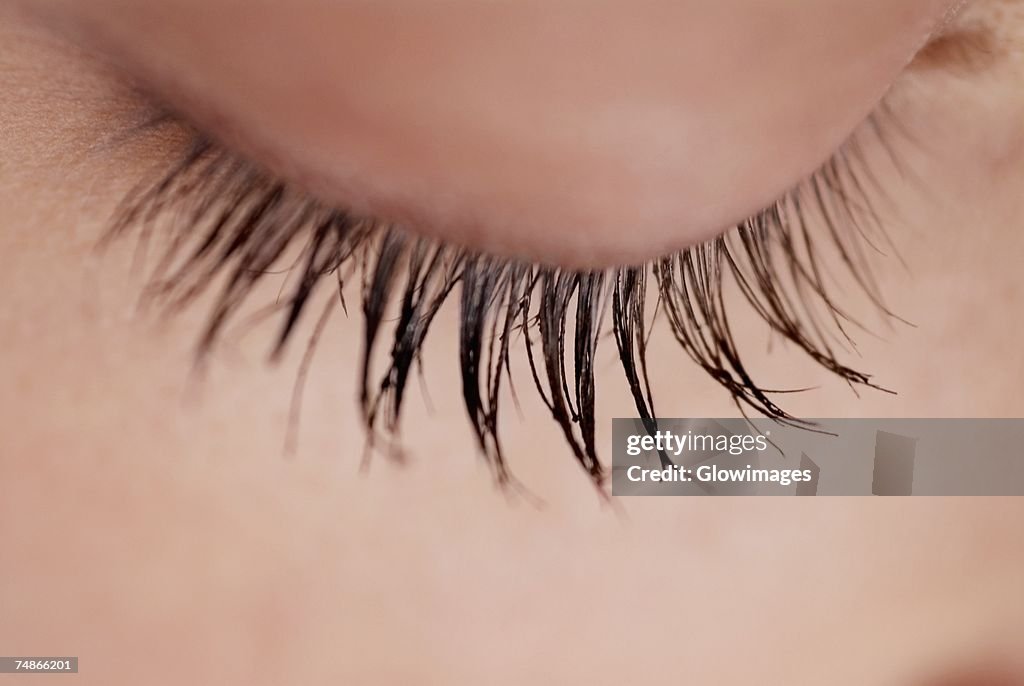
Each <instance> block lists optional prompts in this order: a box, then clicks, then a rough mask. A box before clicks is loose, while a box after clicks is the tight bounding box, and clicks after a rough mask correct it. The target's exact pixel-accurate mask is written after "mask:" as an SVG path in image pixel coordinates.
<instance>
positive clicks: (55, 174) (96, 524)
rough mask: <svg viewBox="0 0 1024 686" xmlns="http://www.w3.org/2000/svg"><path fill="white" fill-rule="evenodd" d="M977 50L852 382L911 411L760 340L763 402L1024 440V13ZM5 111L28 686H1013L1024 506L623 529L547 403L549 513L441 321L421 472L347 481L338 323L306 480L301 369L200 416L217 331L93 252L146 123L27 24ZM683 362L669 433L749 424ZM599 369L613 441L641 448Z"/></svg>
mask: <svg viewBox="0 0 1024 686" xmlns="http://www.w3.org/2000/svg"><path fill="white" fill-rule="evenodd" d="M976 19H977V20H981V19H985V20H986V21H992V22H994V24H993V25H995V26H997V27H998V31H997V32H996V35H995V36H994V40H995V42H994V43H992V45H991V47H993V48H995V49H993V50H991V51H987V52H986V53H985V54H986V55H988V58H986V59H984V60H982V61H981V62H978V61H975V60H972V61H970V62H964V61H962V60H958V59H955V55H956V51H955V50H953V51H950V52H948V53H946V54H945V55H943V54H942V53H941V52H937V53H935V54H931V55H928V56H926V57H928V59H926V60H922V61H921V62H920V63H919V64H918V65H916V66H915V67H914V68H913V69H912V70H911V72H910V73H908V74H907V75H906V76H905V77H904V78H903V80H902V81H901V83H900V84H899V85H898V86H897V91H894V102H895V104H896V105H897V106H898V107H899V109H900V112H901V119H902V121H903V122H904V124H905V126H906V127H907V128H908V129H909V130H911V131H912V132H913V133H914V135H915V138H916V139H917V140H918V141H919V143H921V145H917V146H912V145H907V146H905V147H903V148H901V150H902V152H903V158H904V160H905V162H906V164H908V165H910V166H911V167H912V168H913V169H914V171H915V172H916V174H917V176H918V177H919V181H920V182H921V183H920V185H919V187H912V184H908V183H905V182H902V181H898V180H897V179H896V177H895V176H893V175H892V172H891V170H890V171H886V170H885V167H884V165H881V166H880V167H879V169H880V174H882V175H883V182H886V183H887V185H889V187H891V188H892V189H893V191H892V195H893V198H892V200H893V203H892V205H893V207H897V206H898V208H899V218H898V219H897V218H896V217H895V216H894V217H893V218H892V225H891V226H890V231H891V233H892V234H893V236H894V238H895V240H896V241H897V243H898V245H899V246H900V249H901V253H902V255H903V257H904V259H905V260H906V262H907V265H908V269H904V268H902V267H901V266H900V265H899V264H898V262H897V261H895V260H884V261H882V262H881V263H880V269H879V270H878V275H879V280H880V281H881V286H882V289H883V291H884V292H885V294H886V295H887V297H888V300H889V303H890V305H891V306H892V308H893V309H894V310H895V311H897V312H898V313H900V314H901V315H903V316H905V317H906V318H908V319H910V320H912V321H913V322H914V324H915V325H916V328H910V327H905V326H899V325H897V326H893V327H891V328H887V327H886V326H883V325H881V324H879V326H878V327H876V328H875V330H876V331H878V332H880V333H881V337H873V336H868V335H865V336H863V337H861V338H860V343H861V350H860V352H861V355H862V357H863V359H862V360H861V361H860V364H861V366H862V367H865V368H867V369H869V370H870V371H872V372H874V373H875V374H876V375H877V378H878V379H879V380H880V381H882V382H883V383H884V384H885V385H886V386H888V387H890V388H894V389H896V390H898V391H899V395H898V396H895V397H893V396H888V395H884V394H876V393H864V394H862V395H861V397H860V398H857V397H855V396H854V395H853V394H852V393H851V392H850V390H849V389H848V388H847V387H845V386H843V385H842V384H840V383H839V382H837V381H836V380H835V379H832V378H829V377H828V376H827V375H826V374H824V373H821V372H818V371H817V370H815V369H813V368H812V367H811V366H810V365H809V364H808V363H807V361H806V360H804V359H802V358H801V357H800V356H799V355H797V354H796V353H794V352H793V351H789V350H787V349H786V348H785V347H782V348H780V347H779V346H774V349H773V350H771V352H770V353H769V351H768V350H767V347H768V346H766V345H764V344H763V341H765V340H766V339H765V335H764V332H763V329H762V327H761V326H760V325H759V324H758V323H757V322H756V321H753V319H752V318H750V319H749V320H747V319H744V317H743V316H741V315H740V314H738V313H737V314H736V327H737V332H738V334H739V335H741V336H745V338H746V339H748V340H750V341H752V342H753V344H751V345H750V346H749V348H750V351H749V356H750V363H751V366H752V367H753V368H755V369H757V370H759V371H760V372H761V378H762V379H763V382H764V384H765V385H766V386H769V387H772V386H776V387H777V386H790V387H801V386H818V387H819V388H816V389H815V390H814V391H811V392H808V393H806V394H800V395H796V396H791V397H786V401H787V409H789V410H791V411H792V412H794V413H795V414H798V415H804V416H819V415H829V416H865V417H872V416H923V417H942V416H950V417H972V416H976V417H1013V416H1022V415H1024V394H1022V393H1021V392H1020V388H1019V384H1020V380H1021V379H1024V364H1022V359H1024V356H1022V355H1021V353H1020V343H1019V342H1020V340H1022V337H1024V336H1022V335H1024V325H1022V323H1021V317H1020V315H1019V313H1020V312H1021V311H1022V306H1024V302H1022V298H1021V295H1022V288H1024V277H1022V276H1021V272H1020V264H1021V260H1022V258H1024V237H1022V236H1021V232H1020V224H1021V217H1022V216H1024V214H1022V210H1024V207H1021V202H1022V201H1021V197H1022V195H1024V194H1022V193H1021V192H1020V189H1021V188H1022V187H1024V157H1022V156H1024V137H1022V136H1024V133H1022V132H1024V129H1022V127H1021V126H1020V122H1021V121H1024V119H1022V114H1024V95H1022V94H1024V88H1022V85H1024V84H1022V78H1024V67H1022V66H1021V64H1020V62H1019V61H1018V58H1017V50H1018V46H1019V44H1018V43H1017V42H1015V41H1016V40H1017V38H1018V33H1017V32H1018V31H1024V14H1022V13H1021V12H1020V10H1019V8H1018V3H1016V2H978V3H977V4H976V5H975V7H974V8H973V9H972V10H970V11H969V13H968V14H967V15H966V16H964V17H963V18H962V19H961V20H959V21H962V22H964V24H963V25H964V26H968V25H971V24H970V22H973V21H974V20H976ZM986 35H989V34H986ZM1020 35H1021V36H1024V33H1021V34H1020ZM990 37H991V36H990ZM951 56H953V59H952V60H951V59H950V57H951ZM0 93H3V94H4V97H3V98H0V293H2V294H3V306H2V307H0V379H3V383H2V385H0V484H2V485H3V489H4V490H3V496H2V497H0V545H2V547H0V653H4V654H8V655H17V654H25V655H30V654H36V655H38V654H55V655H57V654H72V655H78V656H80V657H81V674H79V676H78V677H68V676H63V675H62V676H54V677H47V676H33V677H32V678H31V680H32V683H41V684H49V683H66V682H67V680H68V679H77V680H78V681H79V682H81V683H88V684H93V683H95V684H138V683H146V684H180V683H183V682H190V681H198V682H200V683H225V684H235V683H237V684H243V683H244V684H280V683H324V682H330V683H339V682H340V683H382V684H398V683H420V684H452V683H472V684H478V683H486V684H517V685H518V684H532V683H538V684H539V683H590V684H620V683H679V682H680V681H685V682H687V683H701V684H703V683H714V684H749V683H770V684H774V683H779V684H822V683H828V684H836V685H843V684H850V685H854V684H856V685H857V686H861V685H863V684H899V685H901V684H919V683H920V684H924V685H926V686H927V685H929V684H940V683H955V682H956V680H959V681H960V682H962V683H965V684H988V683H1001V682H999V681H996V680H995V679H997V678H999V679H1002V680H1003V681H1002V683H1019V681H1020V679H1019V678H1018V679H1017V682H1014V681H1013V677H1012V676H1009V675H1008V674H1007V672H1009V671H1010V670H1013V669H1017V670H1020V669H1021V666H1020V665H1015V664H1014V659H1015V656H1016V655H1018V654H1019V653H1020V652H1021V642H1022V638H1021V637H1024V595H1022V590H1021V585H1020V576H1021V570H1022V569H1024V542H1022V537H1021V536H1020V525H1021V522H1022V521H1024V504H1022V503H1021V502H1020V501H1019V500H1015V499H987V500H986V499H917V500H873V499H829V500H821V501H806V500H798V499H785V500H769V499H764V500H742V499H737V500H703V501H698V500H683V499H635V500H630V501H629V502H627V503H621V504H620V507H619V510H620V512H618V513H617V512H616V511H614V510H613V509H612V508H610V507H608V506H607V505H605V504H603V503H602V502H601V500H600V499H599V498H597V497H596V496H595V493H594V491H593V488H592V487H591V486H590V485H589V483H588V482H587V481H586V479H585V478H584V477H583V475H582V474H581V473H580V472H579V469H578V468H577V467H576V466H574V464H573V463H572V461H571V459H570V458H569V456H568V453H567V451H566V450H565V448H564V446H563V444H562V442H561V439H560V438H559V435H558V430H557V428H556V427H555V426H554V425H552V424H551V423H550V422H549V421H548V420H547V418H546V415H545V411H544V408H543V407H542V406H541V405H540V404H539V403H538V402H537V401H536V400H534V399H532V396H531V395H530V394H529V393H526V392H523V393H520V395H521V397H522V399H523V402H524V407H523V415H524V419H522V420H520V419H519V418H518V417H517V416H516V415H515V412H514V411H512V410H511V408H510V411H509V414H508V417H507V419H506V433H505V436H506V439H507V446H506V447H507V451H508V454H509V455H511V456H512V458H513V461H512V466H513V469H514V470H515V472H516V474H517V476H518V477H519V478H520V480H521V481H523V482H524V483H526V484H527V485H528V486H529V487H530V488H531V490H532V491H533V492H534V493H535V494H536V495H538V496H540V497H541V498H543V499H544V501H545V505H544V506H543V507H535V506H533V505H530V504H529V503H528V502H526V501H524V500H523V499H521V498H516V497H514V496H506V495H503V494H501V493H500V492H498V491H496V490H495V488H493V487H492V481H491V476H490V474H489V472H488V471H487V470H486V468H485V467H484V466H483V465H482V464H481V463H480V461H479V460H477V459H476V458H475V457H474V451H473V445H472V442H471V437H470V433H469V430H468V427H466V425H465V422H464V419H463V410H462V408H461V404H460V400H459V398H458V397H457V384H454V383H452V380H453V379H454V378H456V375H457V372H458V369H457V364H456V356H455V355H454V345H455V342H454V331H455V328H454V318H453V313H452V312H450V311H449V312H447V313H445V315H444V320H443V321H441V322H439V323H438V324H437V326H436V328H435V333H434V335H433V338H432V341H431V343H430V345H429V347H428V350H427V363H428V364H427V383H428V387H429V389H430V392H431V400H432V404H433V406H434V408H435V409H434V411H433V412H432V413H431V412H428V411H427V410H426V409H425V408H424V406H423V404H422V403H419V402H416V399H414V401H413V402H411V403H410V406H409V410H410V414H409V415H408V416H407V417H406V419H405V425H404V441H405V444H406V446H407V448H408V454H409V460H408V463H407V464H406V465H404V466H399V465H395V464H393V463H390V462H388V461H387V460H386V459H378V460H375V461H374V462H373V463H372V464H371V467H370V469H369V471H368V472H367V473H360V472H359V465H358V463H359V457H360V454H361V447H362V440H363V435H362V432H361V429H360V426H359V420H358V417H357V415H356V413H355V411H354V408H355V405H354V394H355V385H354V384H355V373H356V369H355V364H354V360H355V359H356V355H357V353H358V350H359V335H358V323H357V322H352V323H351V324H350V325H346V324H345V323H344V322H342V321H341V320H340V319H339V320H338V322H336V325H335V326H333V327H331V328H330V329H329V331H328V333H327V334H326V336H325V338H324V340H323V342H322V343H321V348H320V353H319V355H318V357H317V360H316V366H315V368H314V371H315V373H314V375H313V377H312V378H311V381H310V384H309V386H308V388H307V393H306V396H305V402H304V409H303V418H302V433H301V443H300V452H299V454H298V456H297V457H296V458H294V459H292V460H285V459H283V458H282V456H281V445H282V442H283V438H284V434H285V426H286V424H287V417H288V411H289V402H290V397H291V391H292V385H293V381H294V378H295V371H296V366H297V363H298V357H299V355H298V354H297V353H298V351H297V350H295V351H293V354H292V355H290V356H289V357H288V358H287V359H286V360H285V362H284V363H283V364H282V365H281V366H280V367H278V368H273V369H267V368H266V367H265V366H264V364H263V362H264V359H265V353H266V350H267V346H268V344H269V340H270V339H269V329H267V330H264V329H261V328H256V329H254V330H252V331H249V332H247V333H245V335H241V334H239V335H236V336H233V337H231V338H230V339H229V340H228V341H227V342H226V344H225V345H224V346H222V347H221V348H220V349H219V351H218V353H217V355H216V359H215V362H214V364H213V365H211V368H210V373H209V375H208V377H207V378H206V379H205V381H204V382H203V383H201V384H196V383H194V382H190V380H189V376H188V370H189V368H190V362H191V353H192V345H193V343H194V341H195V335H196V332H197V329H198V327H199V326H200V325H201V324H202V322H203V311H202V308H201V307H200V308H196V309H194V310H189V311H188V312H186V313H184V314H183V315H182V316H181V317H178V318H175V319H173V320H171V321H162V320H159V319H158V318H157V317H155V316H153V313H147V312H143V313H139V312H138V311H137V309H136V303H137V297H138V293H139V290H140V289H141V287H142V286H143V284H144V277H143V275H142V274H141V273H139V272H138V271H133V270H132V268H131V264H132V259H133V252H134V245H133V244H132V242H131V241H126V242H125V243H122V244H119V245H115V246H114V247H113V248H112V249H111V250H109V251H108V252H107V253H105V254H104V255H103V256H102V257H97V255H96V253H95V252H94V250H93V247H94V245H95V242H96V240H97V238H98V237H99V236H100V235H102V233H103V231H104V229H105V228H106V226H107V222H108V219H109V216H110V213H111V212H112V210H113V208H114V207H115V206H116V204H117V202H118V201H119V200H120V199H121V197H122V196H123V194H124V193H125V192H126V191H127V190H128V188H130V187H131V186H132V185H133V183H135V182H136V181H137V180H138V178H139V176H140V175H141V174H142V173H143V171H144V170H145V169H147V168H149V167H150V166H151V165H152V163H153V161H154V160H158V159H161V158H162V157H164V156H167V155H169V154H171V149H172V148H173V141H171V140H167V141H164V142H161V141H153V140H147V141H136V142H129V143H127V144H123V145H113V144H112V143H111V144H110V145H106V144H104V142H107V141H112V139H113V138H116V136H112V135H111V132H112V131H117V130H120V129H122V128H123V127H124V125H125V121H130V120H131V118H132V117H133V116H134V115H135V113H136V112H137V107H138V103H137V101H136V98H135V96H133V95H132V93H131V92H130V91H129V90H128V89H126V88H125V87H124V85H123V83H122V82H121V80H120V79H118V78H116V77H115V76H114V75H112V74H111V73H109V72H108V71H107V70H106V69H105V68H103V67H102V66H101V65H100V64H98V63H97V62H95V61H93V60H92V59H91V58H89V57H87V56H86V55H85V54H83V53H82V52H81V51H79V50H78V49H77V48H75V47H73V46H71V45H69V44H67V42H66V41H65V40H64V39H62V38H60V37H59V35H58V34H57V33H56V32H54V31H51V30H49V29H48V28H46V27H39V26H35V25H34V24H32V23H31V22H29V21H27V20H26V19H25V17H24V15H23V14H21V13H20V12H18V11H15V10H14V9H13V8H12V7H8V6H2V7H0ZM874 154H876V155H877V151H875V153H874ZM273 295H274V293H273V289H272V288H271V289H268V293H267V297H268V298H272V297H273ZM667 338H668V337H667V336H664V335H662V336H660V337H656V338H655V339H654V340H655V346H656V348H655V351H654V357H653V359H652V366H653V367H654V369H670V370H671V375H668V374H665V373H661V374H657V375H656V376H657V377H658V379H659V381H658V383H657V384H656V392H657V396H658V398H657V399H658V402H659V407H661V408H666V409H670V410H671V411H670V412H668V413H670V414H673V415H677V416H731V415H732V414H734V413H735V410H734V408H733V406H732V405H731V403H730V401H729V399H728V397H726V396H725V394H724V392H723V391H721V390H720V389H719V388H718V387H717V386H716V385H714V384H713V383H712V382H710V381H708V380H707V379H705V378H703V377H702V375H701V373H700V372H699V371H698V370H696V369H695V368H691V367H690V366H688V365H685V364H679V363H678V360H679V359H680V356H681V353H679V352H678V351H676V350H673V347H672V345H671V344H670V342H669V341H667V340H666V339H667ZM604 354H606V355H607V360H608V363H607V365H606V366H605V367H604V372H603V376H604V377H607V378H601V379H599V384H600V386H599V389H600V390H599V392H601V393H602V394H603V395H602V398H603V400H602V406H601V407H602V414H603V415H605V416H606V417H612V416H625V415H631V414H632V409H631V407H630V405H629V400H628V397H627V396H626V394H625V393H624V392H623V389H622V382H621V379H620V377H621V371H619V370H618V368H617V367H616V366H615V365H614V364H613V361H614V360H613V358H614V352H613V351H612V350H610V349H607V350H606V351H605V353H604ZM520 371H522V370H520ZM518 378H519V379H520V382H519V385H520V386H524V385H525V384H526V383H527V382H526V381H524V380H523V379H524V378H525V377H522V376H521V375H520V376H519V377H518ZM666 409H662V412H666ZM607 424H608V423H607V422H605V423H602V427H601V428H602V431H603V435H602V436H601V440H602V441H603V444H605V445H607V443H608V440H609V436H608V434H609V430H610V426H608V425H607ZM985 670H987V671H988V673H989V674H990V676H991V678H989V677H984V678H986V679H988V681H985V680H984V679H983V677H982V676H981V674H982V673H983V671H985ZM1017 673H1018V674H1024V672H1021V671H1018V672H1017ZM7 678H8V679H10V680H12V683H13V680H14V679H20V680H24V679H28V677H18V678H15V677H7ZM943 679H945V681H943ZM950 680H953V681H950Z"/></svg>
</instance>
